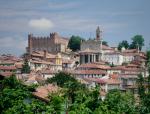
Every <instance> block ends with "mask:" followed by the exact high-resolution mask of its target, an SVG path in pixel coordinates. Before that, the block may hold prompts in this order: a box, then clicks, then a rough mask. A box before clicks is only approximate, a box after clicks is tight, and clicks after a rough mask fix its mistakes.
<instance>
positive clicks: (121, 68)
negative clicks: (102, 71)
mask: <svg viewBox="0 0 150 114" xmlns="http://www.w3.org/2000/svg"><path fill="white" fill-rule="evenodd" d="M124 68H125V66H115V67H111V68H110V70H124Z"/></svg>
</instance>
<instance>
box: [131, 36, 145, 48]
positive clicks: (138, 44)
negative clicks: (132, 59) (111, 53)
mask: <svg viewBox="0 0 150 114" xmlns="http://www.w3.org/2000/svg"><path fill="white" fill-rule="evenodd" d="M143 46H144V38H143V36H142V35H135V36H134V37H133V38H132V43H131V44H130V49H136V48H139V50H142V47H143Z"/></svg>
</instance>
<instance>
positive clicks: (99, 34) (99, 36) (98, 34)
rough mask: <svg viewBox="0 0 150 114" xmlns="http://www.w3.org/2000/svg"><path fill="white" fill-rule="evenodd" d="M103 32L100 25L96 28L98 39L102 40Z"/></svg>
mask: <svg viewBox="0 0 150 114" xmlns="http://www.w3.org/2000/svg"><path fill="white" fill-rule="evenodd" d="M101 33H102V31H101V30H100V28H99V26H98V27H97V29H96V40H97V41H100V40H101Z"/></svg>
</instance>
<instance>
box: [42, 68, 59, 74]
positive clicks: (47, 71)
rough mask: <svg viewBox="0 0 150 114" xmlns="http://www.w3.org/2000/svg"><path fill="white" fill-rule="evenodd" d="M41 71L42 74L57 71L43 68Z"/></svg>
mask: <svg viewBox="0 0 150 114" xmlns="http://www.w3.org/2000/svg"><path fill="white" fill-rule="evenodd" d="M41 73H42V74H55V73H57V72H56V71H54V70H51V69H45V70H42V71H41Z"/></svg>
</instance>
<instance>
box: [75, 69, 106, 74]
mask: <svg viewBox="0 0 150 114" xmlns="http://www.w3.org/2000/svg"><path fill="white" fill-rule="evenodd" d="M76 74H86V75H88V74H97V75H99V74H101V75H102V74H106V71H102V70H77V71H76Z"/></svg>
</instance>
